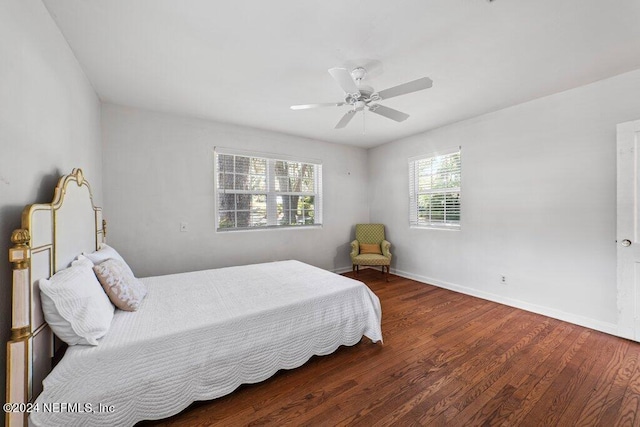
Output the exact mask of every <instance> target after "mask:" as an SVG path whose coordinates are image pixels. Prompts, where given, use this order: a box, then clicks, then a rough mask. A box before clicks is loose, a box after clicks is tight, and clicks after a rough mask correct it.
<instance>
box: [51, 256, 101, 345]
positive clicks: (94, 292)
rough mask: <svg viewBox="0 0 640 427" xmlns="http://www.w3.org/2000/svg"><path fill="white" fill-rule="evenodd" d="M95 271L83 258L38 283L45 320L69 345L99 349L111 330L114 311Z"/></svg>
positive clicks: (89, 262)
mask: <svg viewBox="0 0 640 427" xmlns="http://www.w3.org/2000/svg"><path fill="white" fill-rule="evenodd" d="M92 267H93V263H92V262H91V261H89V260H88V259H86V258H84V257H79V259H78V260H77V261H74V262H73V263H72V264H71V267H69V268H66V269H64V270H60V271H59V272H57V273H56V274H54V275H53V276H51V278H49V279H40V280H39V281H38V284H39V285H40V296H41V301H42V311H43V312H44V318H45V319H46V321H47V323H48V324H49V326H50V327H51V330H52V331H53V332H54V333H55V334H56V335H57V336H58V337H59V338H60V339H61V340H63V341H64V342H66V343H67V344H69V345H76V344H88V345H98V341H97V340H98V339H99V338H102V337H103V336H104V335H105V334H106V333H107V332H108V331H109V327H110V326H111V320H112V319H113V312H114V307H113V305H112V304H111V302H110V301H109V297H107V294H105V293H104V291H103V290H102V287H101V286H100V283H98V280H97V279H96V276H95V274H93V270H92Z"/></svg>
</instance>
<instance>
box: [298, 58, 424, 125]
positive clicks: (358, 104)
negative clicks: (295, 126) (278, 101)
mask: <svg viewBox="0 0 640 427" xmlns="http://www.w3.org/2000/svg"><path fill="white" fill-rule="evenodd" d="M329 74H331V77H333V79H334V80H335V81H336V82H338V84H339V85H340V87H341V88H342V90H344V93H345V98H344V101H343V102H328V103H322V104H303V105H292V106H291V109H292V110H306V109H309V108H318V107H332V106H336V107H340V106H342V105H349V106H351V107H352V108H351V109H350V110H349V111H347V112H346V113H345V115H344V116H342V118H341V119H340V121H339V122H338V124H337V125H336V129H341V128H343V127H345V126H346V125H347V124H349V122H350V121H351V119H352V118H353V116H355V114H356V113H357V112H358V111H363V110H364V109H365V108H366V109H368V110H369V111H371V112H372V113H376V114H379V115H381V116H383V117H386V118H388V119H391V120H395V121H396V122H402V121H405V120H406V119H407V118H408V117H409V115H408V114H405V113H403V112H401V111H398V110H394V109H393V108H389V107H385V106H384V105H380V104H377V103H376V102H377V101H382V100H385V99H389V98H393V97H394V96H399V95H405V94H407V93H411V92H417V91H419V90H423V89H428V88H430V87H431V86H432V85H433V81H432V80H431V79H430V78H429V77H422V78H421V79H417V80H413V81H411V82H407V83H404V84H401V85H398V86H394V87H390V88H388V89H385V90H381V91H380V92H376V91H374V90H373V88H372V87H371V86H367V85H363V84H362V79H363V78H364V77H365V76H366V75H367V70H365V69H364V68H362V67H357V68H354V69H353V70H352V71H351V72H349V71H347V70H346V69H345V68H331V69H330V70H329Z"/></svg>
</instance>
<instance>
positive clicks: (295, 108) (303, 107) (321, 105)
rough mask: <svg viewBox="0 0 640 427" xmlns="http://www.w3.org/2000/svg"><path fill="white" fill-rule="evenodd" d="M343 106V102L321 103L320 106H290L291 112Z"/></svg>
mask: <svg viewBox="0 0 640 427" xmlns="http://www.w3.org/2000/svg"><path fill="white" fill-rule="evenodd" d="M341 105H344V102H323V103H320V104H302V105H292V106H291V107H289V108H291V109H292V110H307V109H309V108H319V107H339V106H341Z"/></svg>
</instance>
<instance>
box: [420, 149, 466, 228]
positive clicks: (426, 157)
mask: <svg viewBox="0 0 640 427" xmlns="http://www.w3.org/2000/svg"><path fill="white" fill-rule="evenodd" d="M455 154H458V156H459V169H458V171H457V173H458V174H459V176H460V178H459V185H458V186H457V187H453V186H450V187H444V188H441V189H431V190H428V191H422V192H421V191H420V190H419V170H418V163H419V162H420V161H424V160H429V159H435V158H437V157H445V156H451V155H455ZM408 164H409V227H410V228H423V229H433V230H451V231H459V230H460V229H461V225H462V147H460V146H459V147H453V148H449V149H446V150H440V151H437V152H432V153H429V154H423V155H420V156H414V157H410V158H409V159H408ZM449 193H457V196H458V197H457V200H458V220H457V221H447V220H446V213H445V218H444V221H443V222H438V221H435V222H434V221H428V222H421V221H420V218H419V217H420V215H419V211H418V198H419V196H421V195H426V194H431V195H433V194H441V195H445V194H449ZM445 206H446V204H445ZM445 209H446V208H445Z"/></svg>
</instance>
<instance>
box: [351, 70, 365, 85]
mask: <svg viewBox="0 0 640 427" xmlns="http://www.w3.org/2000/svg"><path fill="white" fill-rule="evenodd" d="M366 75H367V70H365V69H364V68H362V67H358V68H354V69H353V70H352V71H351V77H353V80H355V81H356V83H360V81H361V80H362V79H364V76H366Z"/></svg>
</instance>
